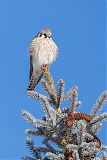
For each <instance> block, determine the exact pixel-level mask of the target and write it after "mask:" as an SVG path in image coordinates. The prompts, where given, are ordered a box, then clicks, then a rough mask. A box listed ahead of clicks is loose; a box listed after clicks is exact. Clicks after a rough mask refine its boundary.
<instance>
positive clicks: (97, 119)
mask: <svg viewBox="0 0 107 160" xmlns="http://www.w3.org/2000/svg"><path fill="white" fill-rule="evenodd" d="M104 119H107V113H102V114H101V115H100V116H97V117H96V118H95V119H93V120H92V121H90V122H89V124H88V125H89V126H92V125H94V124H96V123H98V122H101V121H103V120H104Z"/></svg>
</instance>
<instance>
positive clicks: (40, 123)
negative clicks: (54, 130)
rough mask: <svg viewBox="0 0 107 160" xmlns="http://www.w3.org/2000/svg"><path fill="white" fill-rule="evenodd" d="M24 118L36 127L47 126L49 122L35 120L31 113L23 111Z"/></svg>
mask: <svg viewBox="0 0 107 160" xmlns="http://www.w3.org/2000/svg"><path fill="white" fill-rule="evenodd" d="M22 116H23V117H24V118H25V119H26V120H27V121H28V122H30V123H31V124H33V125H34V126H36V127H41V126H43V127H44V126H47V125H48V124H47V122H45V121H43V120H39V119H36V118H34V117H33V116H32V115H31V114H30V113H29V112H27V111H24V110H22Z"/></svg>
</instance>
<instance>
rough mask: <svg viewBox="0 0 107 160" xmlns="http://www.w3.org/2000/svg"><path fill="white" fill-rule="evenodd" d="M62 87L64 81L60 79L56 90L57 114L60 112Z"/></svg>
mask: <svg viewBox="0 0 107 160" xmlns="http://www.w3.org/2000/svg"><path fill="white" fill-rule="evenodd" d="M63 87H64V81H63V80H62V79H61V80H59V82H58V90H57V110H58V112H59V114H60V113H61V110H60V103H61V99H62V94H63Z"/></svg>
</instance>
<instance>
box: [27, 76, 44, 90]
mask: <svg viewBox="0 0 107 160" xmlns="http://www.w3.org/2000/svg"><path fill="white" fill-rule="evenodd" d="M42 76H43V73H40V74H37V75H36V78H35V77H34V75H33V74H32V76H31V78H30V83H29V86H28V88H27V90H28V91H29V90H30V91H32V90H34V88H35V86H36V85H37V84H38V82H39V81H40V80H41V78H42Z"/></svg>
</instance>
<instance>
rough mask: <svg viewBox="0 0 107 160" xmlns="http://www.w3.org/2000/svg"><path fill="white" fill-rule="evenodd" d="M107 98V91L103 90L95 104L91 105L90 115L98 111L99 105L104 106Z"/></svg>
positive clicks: (93, 115)
mask: <svg viewBox="0 0 107 160" xmlns="http://www.w3.org/2000/svg"><path fill="white" fill-rule="evenodd" d="M106 100H107V91H105V92H103V93H102V94H101V96H100V97H99V98H98V100H97V101H96V104H95V105H94V107H93V110H92V113H91V117H92V118H94V117H95V116H96V113H97V112H98V111H99V109H100V108H101V107H103V106H104V104H105V102H106Z"/></svg>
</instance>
